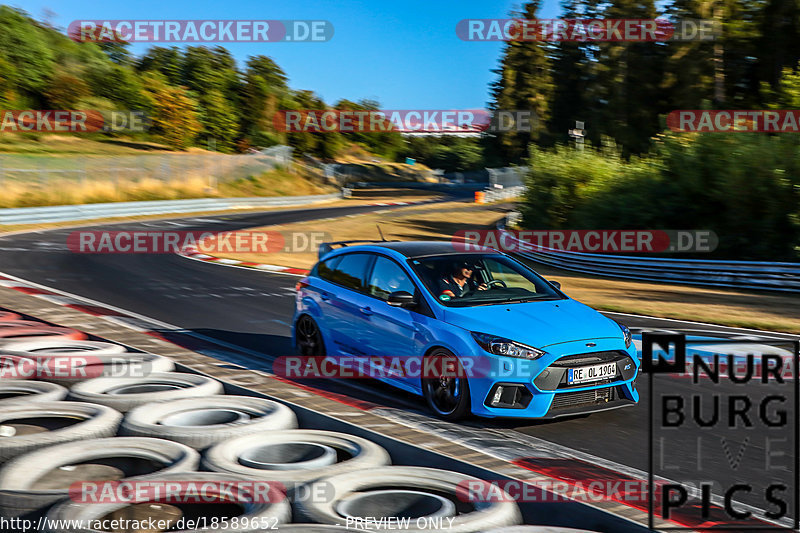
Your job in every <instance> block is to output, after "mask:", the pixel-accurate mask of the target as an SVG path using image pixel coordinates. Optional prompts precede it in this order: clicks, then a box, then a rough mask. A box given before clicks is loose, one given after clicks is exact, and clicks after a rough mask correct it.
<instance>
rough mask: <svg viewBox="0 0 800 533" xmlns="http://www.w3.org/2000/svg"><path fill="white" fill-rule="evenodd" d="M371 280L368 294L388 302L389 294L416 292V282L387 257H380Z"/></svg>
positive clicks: (376, 261)
mask: <svg viewBox="0 0 800 533" xmlns="http://www.w3.org/2000/svg"><path fill="white" fill-rule="evenodd" d="M369 278H370V279H369V284H368V285H367V292H369V293H370V294H371V295H372V296H376V297H378V298H380V299H381V300H387V299H388V298H389V294H391V293H393V292H395V291H406V292H408V293H411V294H414V291H415V290H416V288H415V287H414V282H413V281H411V280H410V279H409V278H408V275H407V274H406V272H405V271H404V270H403V269H402V267H400V265H398V264H397V263H395V262H394V261H392V260H391V259H387V258H385V257H381V256H378V258H377V259H376V260H375V268H373V269H372V274H370V277H369Z"/></svg>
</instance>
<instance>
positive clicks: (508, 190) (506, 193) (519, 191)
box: [483, 185, 525, 203]
mask: <svg viewBox="0 0 800 533" xmlns="http://www.w3.org/2000/svg"><path fill="white" fill-rule="evenodd" d="M523 194H525V186H524V185H520V186H516V187H505V188H502V189H497V188H495V189H485V190H484V191H483V201H484V202H487V203H488V202H496V201H498V200H510V199H511V198H518V197H520V196H522V195H523Z"/></svg>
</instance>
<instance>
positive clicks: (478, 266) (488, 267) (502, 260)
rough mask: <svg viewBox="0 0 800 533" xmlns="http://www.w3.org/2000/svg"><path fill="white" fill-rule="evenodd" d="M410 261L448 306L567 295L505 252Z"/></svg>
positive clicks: (429, 288) (490, 303)
mask: <svg viewBox="0 0 800 533" xmlns="http://www.w3.org/2000/svg"><path fill="white" fill-rule="evenodd" d="M409 263H410V264H411V267H412V268H413V269H414V271H415V272H416V273H417V275H418V276H419V277H420V279H422V282H423V283H424V284H425V287H426V288H427V289H428V291H430V293H431V294H433V296H434V297H435V298H437V299H438V300H439V302H440V303H442V304H443V305H446V306H448V307H471V306H477V305H492V304H508V303H522V302H531V301H542V300H561V299H563V298H564V296H563V295H562V294H561V293H560V292H559V291H557V290H555V289H554V288H553V287H552V286H551V285H550V284H549V283H548V282H547V281H545V280H544V279H543V278H542V277H541V276H539V275H538V274H536V273H535V272H534V271H532V270H530V269H529V268H527V267H526V266H525V265H523V264H522V263H520V262H518V261H516V260H514V259H512V258H511V257H508V256H505V255H502V254H464V255H456V254H453V255H442V256H432V257H420V258H416V259H411V260H409Z"/></svg>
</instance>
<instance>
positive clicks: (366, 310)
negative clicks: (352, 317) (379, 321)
mask: <svg viewBox="0 0 800 533" xmlns="http://www.w3.org/2000/svg"><path fill="white" fill-rule="evenodd" d="M359 310H360V311H361V313H362V314H365V315H367V316H369V315H371V314H372V309H370V308H369V306H367V307H360V308H359Z"/></svg>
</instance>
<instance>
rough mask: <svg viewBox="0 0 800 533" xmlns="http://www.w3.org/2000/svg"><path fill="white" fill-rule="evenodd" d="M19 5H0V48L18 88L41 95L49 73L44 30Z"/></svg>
mask: <svg viewBox="0 0 800 533" xmlns="http://www.w3.org/2000/svg"><path fill="white" fill-rule="evenodd" d="M47 31H52V30H46V29H43V28H41V27H40V26H39V25H38V24H37V23H35V22H34V21H33V20H32V19H31V18H29V17H28V16H27V14H26V13H25V12H24V11H22V10H19V9H14V8H11V7H8V6H0V50H2V51H3V54H4V55H5V57H6V59H7V60H8V62H9V63H11V64H12V65H13V66H14V68H15V69H16V71H17V72H19V73H24V75H23V76H19V77H18V78H17V80H16V83H17V86H18V88H19V90H21V91H24V92H27V93H29V94H31V95H41V93H42V91H44V90H45V89H46V88H47V83H48V82H49V80H50V78H51V77H52V75H53V67H54V62H53V53H52V51H51V50H50V48H49V47H48V46H47V42H46V38H45V32H47Z"/></svg>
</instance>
